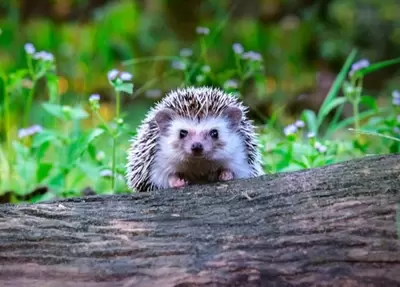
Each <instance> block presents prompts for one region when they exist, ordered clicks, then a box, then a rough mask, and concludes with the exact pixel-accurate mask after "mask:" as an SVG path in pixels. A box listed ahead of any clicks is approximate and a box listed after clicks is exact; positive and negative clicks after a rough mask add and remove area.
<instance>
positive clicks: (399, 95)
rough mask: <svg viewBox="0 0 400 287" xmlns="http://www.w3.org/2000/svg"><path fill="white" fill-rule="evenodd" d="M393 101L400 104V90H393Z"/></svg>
mask: <svg viewBox="0 0 400 287" xmlns="http://www.w3.org/2000/svg"><path fill="white" fill-rule="evenodd" d="M392 98H393V99H392V103H393V105H395V106H400V92H399V91H397V90H394V91H393V92H392Z"/></svg>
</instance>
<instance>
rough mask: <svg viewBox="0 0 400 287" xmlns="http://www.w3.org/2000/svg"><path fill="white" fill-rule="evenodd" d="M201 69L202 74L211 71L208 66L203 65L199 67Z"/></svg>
mask: <svg viewBox="0 0 400 287" xmlns="http://www.w3.org/2000/svg"><path fill="white" fill-rule="evenodd" d="M201 71H202V72H203V73H204V74H207V73H209V72H210V71H211V68H210V66H203V67H201Z"/></svg>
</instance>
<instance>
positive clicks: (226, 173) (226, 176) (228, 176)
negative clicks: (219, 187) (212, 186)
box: [219, 170, 233, 181]
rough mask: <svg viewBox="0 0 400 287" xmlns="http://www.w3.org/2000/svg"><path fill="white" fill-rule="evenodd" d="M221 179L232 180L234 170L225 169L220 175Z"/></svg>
mask: <svg viewBox="0 0 400 287" xmlns="http://www.w3.org/2000/svg"><path fill="white" fill-rule="evenodd" d="M219 179H220V180H222V181H227V180H232V179H233V172H231V171H230V170H224V171H222V172H221V174H220V175H219Z"/></svg>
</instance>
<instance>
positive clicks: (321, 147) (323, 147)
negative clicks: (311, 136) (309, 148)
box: [314, 142, 328, 153]
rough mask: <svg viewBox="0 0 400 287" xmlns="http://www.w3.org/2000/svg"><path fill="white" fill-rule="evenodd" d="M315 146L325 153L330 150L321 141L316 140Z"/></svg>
mask: <svg viewBox="0 0 400 287" xmlns="http://www.w3.org/2000/svg"><path fill="white" fill-rule="evenodd" d="M314 147H315V149H316V150H317V151H318V152H319V153H324V152H326V151H327V150H328V148H327V147H326V146H324V145H323V144H321V143H319V142H316V143H315V145H314Z"/></svg>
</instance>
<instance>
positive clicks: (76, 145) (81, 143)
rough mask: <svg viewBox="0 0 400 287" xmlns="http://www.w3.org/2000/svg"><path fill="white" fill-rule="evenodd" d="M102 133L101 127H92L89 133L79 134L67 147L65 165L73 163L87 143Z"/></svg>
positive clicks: (86, 147)
mask: <svg viewBox="0 0 400 287" xmlns="http://www.w3.org/2000/svg"><path fill="white" fill-rule="evenodd" d="M103 133H104V130H103V129H94V130H93V131H91V132H90V133H86V134H83V135H80V136H79V137H78V138H77V140H73V141H72V143H71V144H70V146H69V147H68V149H67V163H66V164H67V165H73V164H74V163H75V162H76V161H77V160H78V159H79V158H80V157H81V156H82V154H83V153H84V152H85V151H86V150H87V149H88V146H89V144H90V143H91V142H92V141H93V140H94V139H95V138H97V137H98V136H100V135H101V134H103Z"/></svg>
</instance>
